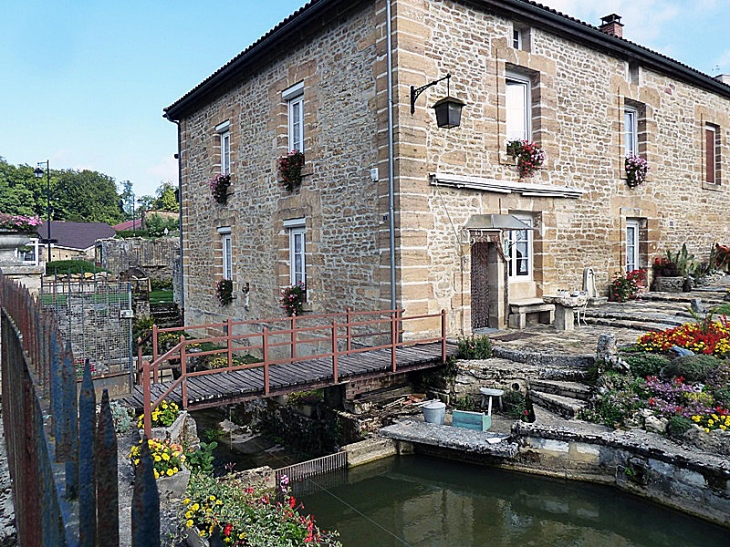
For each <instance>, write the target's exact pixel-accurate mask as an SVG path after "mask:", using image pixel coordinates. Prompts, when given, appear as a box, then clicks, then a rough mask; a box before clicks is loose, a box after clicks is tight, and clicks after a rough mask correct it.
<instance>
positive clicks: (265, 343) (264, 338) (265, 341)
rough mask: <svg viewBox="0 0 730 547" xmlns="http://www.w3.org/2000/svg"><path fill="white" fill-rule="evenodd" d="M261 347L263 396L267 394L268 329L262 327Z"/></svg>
mask: <svg viewBox="0 0 730 547" xmlns="http://www.w3.org/2000/svg"><path fill="white" fill-rule="evenodd" d="M261 345H262V346H263V348H262V351H263V354H264V395H268V394H269V327H264V332H263V334H262V342H261Z"/></svg>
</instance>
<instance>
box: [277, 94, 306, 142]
mask: <svg viewBox="0 0 730 547" xmlns="http://www.w3.org/2000/svg"><path fill="white" fill-rule="evenodd" d="M281 96H282V99H284V101H286V103H287V128H288V138H289V142H288V149H289V151H290V152H291V151H293V150H298V151H299V152H304V82H299V83H298V84H296V85H293V86H292V87H290V88H288V89H286V90H285V91H284V92H283V93H282V94H281Z"/></svg>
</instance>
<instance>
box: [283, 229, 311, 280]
mask: <svg viewBox="0 0 730 547" xmlns="http://www.w3.org/2000/svg"><path fill="white" fill-rule="evenodd" d="M284 227H285V228H286V229H287V230H288V232H289V281H290V283H291V285H292V286H294V285H297V284H298V283H302V284H304V285H305V286H306V283H307V254H306V253H307V245H306V238H305V236H306V226H305V219H303V218H295V219H290V220H285V221H284Z"/></svg>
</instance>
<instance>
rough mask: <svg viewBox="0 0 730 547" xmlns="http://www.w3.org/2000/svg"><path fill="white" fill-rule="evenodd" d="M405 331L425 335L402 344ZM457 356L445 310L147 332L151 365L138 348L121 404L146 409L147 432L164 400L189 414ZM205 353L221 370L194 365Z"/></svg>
mask: <svg viewBox="0 0 730 547" xmlns="http://www.w3.org/2000/svg"><path fill="white" fill-rule="evenodd" d="M409 323H410V325H408V326H409V327H410V328H409V329H408V331H406V330H405V329H404V326H405V325H406V324H409ZM405 332H409V333H410V332H421V333H424V334H423V335H422V337H420V338H413V337H410V335H409V337H408V339H407V340H404V333H405ZM165 339H167V340H170V339H172V347H171V348H170V349H169V350H167V351H165V352H164V353H162V354H160V353H159V351H158V348H159V347H160V343H161V341H164V340H165ZM210 348H212V349H210ZM455 354H456V346H455V345H454V344H453V343H449V342H447V340H446V312H445V311H442V312H441V313H439V314H430V315H418V316H410V317H405V316H404V315H403V311H402V310H389V311H374V312H354V311H351V310H348V311H346V312H343V313H335V314H321V315H305V316H301V317H297V316H292V317H285V318H274V319H263V320H255V321H233V320H230V319H229V320H228V321H226V322H224V323H209V324H205V325H195V326H185V327H174V328H166V329H159V328H157V327H153V329H152V360H151V361H149V360H144V359H143V357H142V349H141V345H140V350H139V355H138V359H137V380H138V385H136V386H135V387H134V390H133V392H132V393H131V395H130V396H128V397H126V398H125V399H123V401H124V402H125V403H126V404H128V405H129V406H132V407H134V408H135V409H137V410H143V411H144V414H145V420H144V421H145V431H146V432H147V434H148V435H149V434H150V432H151V428H150V415H151V411H152V410H153V409H154V408H156V407H157V405H158V404H159V403H160V402H162V400H163V399H167V400H171V401H175V402H177V403H178V404H179V405H180V406H181V407H182V408H185V409H188V410H194V409H203V408H209V407H215V406H220V405H223V404H229V403H236V402H241V401H246V400H251V399H257V398H261V397H272V396H276V395H283V394H287V393H291V392H294V391H303V390H309V389H315V388H320V387H326V386H332V385H336V384H340V383H344V382H348V381H353V380H362V379H368V378H379V377H383V376H387V375H390V374H396V373H403V372H410V371H415V370H423V369H427V368H432V367H437V366H441V365H443V364H444V363H446V359H447V358H448V357H449V356H452V355H455ZM205 356H212V357H213V358H214V359H213V361H214V362H215V363H216V364H217V365H219V368H202V369H201V368H199V366H198V365H197V364H194V362H196V363H200V362H201V361H202V359H201V358H203V357H205ZM251 361H255V362H251ZM208 362H210V359H209V360H208ZM169 369H173V370H175V372H176V374H175V375H176V376H178V374H179V377H177V378H176V379H174V380H168V381H162V380H161V378H162V372H164V371H165V370H169Z"/></svg>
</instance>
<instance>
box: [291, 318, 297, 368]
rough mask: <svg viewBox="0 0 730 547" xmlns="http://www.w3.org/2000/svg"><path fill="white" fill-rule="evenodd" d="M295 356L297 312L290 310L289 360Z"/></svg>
mask: <svg viewBox="0 0 730 547" xmlns="http://www.w3.org/2000/svg"><path fill="white" fill-rule="evenodd" d="M296 358H297V312H296V310H294V311H292V314H291V362H292V363H293V362H294V361H296Z"/></svg>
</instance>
